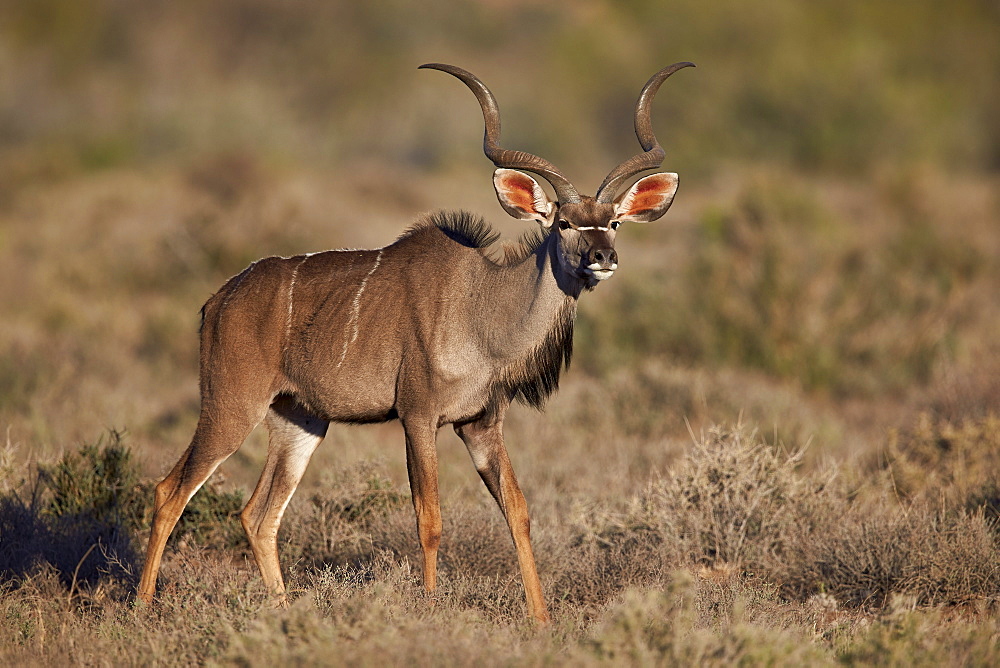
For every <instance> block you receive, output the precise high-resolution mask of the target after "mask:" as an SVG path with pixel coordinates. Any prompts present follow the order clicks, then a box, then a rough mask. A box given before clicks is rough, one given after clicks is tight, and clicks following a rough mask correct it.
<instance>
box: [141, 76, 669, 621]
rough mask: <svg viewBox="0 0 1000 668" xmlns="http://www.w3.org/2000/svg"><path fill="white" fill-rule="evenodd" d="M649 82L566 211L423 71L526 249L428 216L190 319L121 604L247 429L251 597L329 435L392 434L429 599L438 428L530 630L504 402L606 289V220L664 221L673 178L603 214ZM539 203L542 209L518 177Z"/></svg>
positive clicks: (546, 376) (251, 285)
mask: <svg viewBox="0 0 1000 668" xmlns="http://www.w3.org/2000/svg"><path fill="white" fill-rule="evenodd" d="M686 65H687V64H684V63H680V64H678V65H674V66H671V67H669V68H665V69H664V70H661V71H660V72H659V73H657V74H656V75H654V76H653V78H651V79H650V81H649V82H648V83H647V84H646V87H645V88H644V89H643V92H642V93H641V94H640V97H639V102H638V104H637V106H636V132H637V135H638V136H639V140H640V142H641V143H642V144H643V147H644V149H646V150H645V152H644V153H642V154H640V155H638V156H635V157H633V158H631V159H630V160H628V161H626V162H625V163H623V164H622V165H621V166H619V167H618V168H616V169H615V170H613V171H612V173H611V174H609V176H608V178H607V179H605V183H604V184H603V185H602V186H601V189H600V190H599V191H598V195H597V196H596V197H595V198H591V197H586V196H580V195H578V194H577V193H576V190H575V188H574V187H573V186H572V184H570V183H569V181H568V180H566V179H565V177H562V175H561V174H560V173H559V172H558V170H557V169H555V167H554V166H552V165H551V164H550V163H548V162H546V161H544V160H542V159H541V158H538V157H536V156H531V155H529V154H524V153H519V152H514V151H506V150H504V149H501V148H499V146H498V145H497V141H498V138H499V112H498V111H497V110H496V103H495V100H494V99H493V96H492V94H491V93H490V92H489V90H488V89H486V87H485V86H483V85H482V83H481V82H479V80H478V79H476V78H475V77H474V76H473V75H471V74H469V73H468V72H465V71H464V70H460V69H458V68H455V67H453V66H447V65H433V66H431V67H434V68H436V69H441V70H444V71H447V72H449V73H451V74H453V75H455V76H457V77H458V78H460V79H461V80H462V81H463V82H465V83H466V84H467V85H468V86H469V87H470V88H471V89H472V90H473V92H474V93H476V95H477V98H479V100H480V103H481V105H482V107H483V113H484V118H485V120H486V127H487V132H486V153H487V155H488V156H489V157H491V158H492V159H493V160H494V162H495V163H496V164H497V165H498V166H500V169H498V170H497V171H496V173H495V175H494V185H495V187H496V190H497V195H498V198H499V200H500V203H501V205H502V206H503V207H504V209H506V210H507V211H508V213H510V214H511V215H513V216H514V217H516V218H519V219H522V220H534V221H536V222H538V223H539V225H540V226H541V231H540V233H539V234H537V235H535V236H533V237H529V238H526V239H525V240H523V241H522V242H521V243H520V244H518V245H515V246H514V247H512V248H508V249H506V250H505V251H504V253H503V255H502V256H501V257H499V258H496V259H495V258H494V257H493V256H492V255H491V249H490V246H491V243H492V242H493V241H494V240H495V238H496V236H495V235H494V234H493V233H492V231H491V230H490V229H489V227H488V226H486V224H485V223H484V222H483V221H482V220H480V219H477V218H474V217H472V216H470V215H469V214H465V213H452V214H448V213H439V214H435V215H433V216H430V217H428V218H427V219H426V220H424V221H423V222H422V223H420V224H418V225H416V226H415V227H413V228H412V229H410V230H409V231H408V232H406V233H405V234H403V235H402V236H401V237H400V238H399V239H397V240H396V241H395V242H394V243H392V244H390V245H388V246H385V247H384V248H380V249H377V250H336V251H326V252H321V253H313V254H309V255H299V256H295V257H290V258H278V257H272V258H266V259H263V260H260V261H258V262H255V263H253V264H252V265H250V266H249V267H247V268H246V269H245V270H244V271H243V272H241V273H240V274H238V275H237V276H234V277H233V278H231V279H230V280H229V281H228V282H227V283H226V284H225V285H224V286H223V287H222V288H221V289H220V290H219V292H218V293H216V294H215V295H214V296H213V297H212V298H210V299H209V300H208V302H207V303H206V304H205V306H204V308H203V309H202V329H201V374H200V389H201V398H202V402H201V415H200V418H199V421H198V426H197V428H196V430H195V434H194V437H193V438H192V441H191V444H190V446H189V447H188V449H187V450H186V451H185V452H184V454H183V455H182V456H181V458H180V460H179V461H178V462H177V464H176V465H175V466H174V468H173V469H172V470H171V472H170V473H169V474H168V475H167V477H166V478H165V479H164V480H163V481H162V482H161V483H160V484H159V485H157V488H156V500H155V512H154V518H153V526H152V531H151V535H150V540H149V546H148V550H147V558H146V563H145V566H144V568H143V573H142V581H141V583H140V585H139V591H138V596H139V598H140V599H141V600H143V601H145V602H147V603H149V602H151V601H152V599H153V595H154V593H155V587H156V577H157V573H158V571H159V564H160V560H161V557H162V554H163V549H164V546H165V544H166V540H167V538H168V536H169V534H170V532H171V531H172V529H173V527H174V525H175V524H176V522H177V520H178V518H179V517H180V514H181V512H182V511H183V509H184V507H185V505H186V504H187V502H188V501H189V500H190V498H191V496H193V495H194V493H195V492H196V491H197V489H198V488H199V487H200V486H201V485H202V484H203V483H204V482H205V480H206V479H207V478H208V477H209V476H210V475H211V474H212V472H213V471H214V470H215V469H216V468H217V467H218V466H219V464H220V463H222V461H224V460H225V459H226V458H227V457H229V456H230V455H231V454H232V453H234V452H235V451H236V450H237V449H239V447H240V446H241V445H242V443H243V441H244V440H245V438H246V437H247V435H248V434H249V433H250V431H251V430H252V429H253V428H254V427H255V426H256V425H257V424H259V423H260V422H261V421H264V422H265V424H266V425H267V427H268V430H269V434H270V442H269V446H268V455H267V461H266V463H265V465H264V471H263V473H262V475H261V478H260V481H259V482H258V484H257V487H256V489H255V490H254V493H253V495H252V496H251V497H250V500H249V501H248V502H247V505H246V508H245V509H244V510H243V513H242V515H241V519H242V522H243V526H244V528H245V529H246V532H247V536H248V537H249V540H250V546H251V548H252V550H253V553H254V557H255V560H256V562H257V564H258V566H259V568H260V571H261V574H262V576H263V578H264V581H265V582H266V583H267V585H268V586H269V587H270V588H271V589H272V590H273V591H274V592H275V593H276V594H277V595H278V596H279V600H280V601H282V602H283V601H284V582H283V580H282V576H281V569H280V565H279V563H278V554H277V542H276V541H277V532H278V526H279V524H280V522H281V517H282V515H283V513H284V511H285V508H286V506H287V505H288V502H289V500H290V499H291V496H292V494H293V493H294V491H295V488H296V487H297V485H298V483H299V481H300V480H301V478H302V475H303V473H304V472H305V468H306V465H307V464H308V462H309V458H310V457H311V455H312V453H313V451H314V450H315V448H316V447H317V445H318V444H319V442H320V441H321V440H322V439H323V436H324V435H325V434H326V430H327V426H328V425H329V423H330V422H351V423H366V422H381V421H386V420H391V419H397V418H398V419H399V420H400V421H401V422H402V424H403V428H404V432H405V435H406V455H407V457H406V460H407V469H408V473H409V480H410V488H411V492H412V496H413V505H414V509H415V511H416V515H417V533H418V537H419V540H420V545H421V548H422V551H423V575H424V585H425V587H426V588H427V589H428V590H433V589H434V587H435V584H436V563H437V550H438V545H439V542H440V536H441V513H440V508H439V500H438V489H437V452H436V433H437V430H438V429H439V428H440V427H441V426H442V425H445V424H452V425H454V428H455V431H456V432H457V433H458V435H459V436H460V437H461V438H462V440H463V441H464V442H465V444H466V446H467V448H468V450H469V453H470V455H471V457H472V459H473V462H474V463H475V466H476V468H477V470H478V471H479V473H480V476H481V477H482V479H483V481H484V483H485V484H486V486H487V488H488V489H489V490H490V492H491V493H492V495H493V497H494V498H495V499H496V501H497V503H498V504H499V506H500V509H501V511H502V512H503V514H504V516H505V518H506V519H507V522H508V526H509V528H510V531H511V535H512V537H513V540H514V544H515V547H516V549H517V555H518V561H519V564H520V567H521V574H522V579H523V581H524V586H525V594H526V597H527V602H528V607H529V614H530V615H531V616H532V617H534V618H535V619H536V620H538V621H540V622H543V623H544V622H546V621H547V620H548V612H547V610H546V606H545V602H544V599H543V596H542V590H541V585H540V583H539V579H538V575H537V572H536V568H535V561H534V557H533V555H532V550H531V542H530V537H529V520H528V512H527V505H526V504H525V501H524V496H523V494H522V493H521V491H520V489H519V487H518V484H517V480H516V478H515V477H514V472H513V469H512V468H511V465H510V460H509V459H508V457H507V451H506V448H505V445H504V441H503V432H502V427H503V419H504V416H505V415H506V411H507V408H508V407H509V405H510V403H511V401H513V400H514V399H520V400H522V401H524V402H526V403H529V404H532V405H535V406H541V404H542V403H543V402H544V400H545V398H546V397H547V396H548V395H549V394H550V393H551V392H553V391H554V390H555V389H556V387H557V385H558V382H559V375H560V372H561V370H562V369H563V368H564V366H565V365H567V364H568V363H569V359H570V355H571V352H572V336H573V322H574V318H575V314H576V304H577V300H578V298H579V297H580V295H581V294H582V293H583V292H584V291H586V290H589V289H592V288H593V287H594V286H595V285H596V284H597V283H598V282H599V281H601V280H604V279H607V278H609V277H610V276H611V275H612V274H613V273H614V271H615V270H616V269H617V266H618V262H617V260H618V258H617V253H616V252H615V250H614V240H615V234H616V230H617V228H618V226H619V224H620V223H621V222H626V221H632V222H649V221H652V220H656V219H657V218H659V217H660V216H662V215H663V213H664V212H665V211H666V210H667V208H668V207H669V206H670V203H671V201H672V199H673V196H674V193H675V191H676V188H677V176H676V174H666V173H661V174H653V175H652V176H647V177H645V178H643V179H641V180H639V181H638V182H636V183H635V184H634V185H633V186H632V187H631V188H630V189H629V190H628V191H626V192H625V193H624V194H623V195H622V196H621V197H620V198H618V199H617V200H616V201H614V202H612V199H613V197H614V194H615V191H616V190H617V189H618V187H619V185H620V183H621V182H622V181H623V180H624V179H626V178H628V177H630V176H633V175H634V174H636V173H638V172H640V171H643V170H645V169H649V168H651V167H655V166H657V165H658V164H659V162H660V161H662V157H663V156H662V153H663V151H662V149H661V148H660V147H659V144H658V143H656V140H655V137H653V136H652V131H651V129H649V103H650V102H651V100H652V96H653V94H655V92H656V89H657V88H658V87H659V85H660V83H662V81H663V80H664V79H666V77H667V76H669V75H670V74H672V73H673V72H674V71H676V70H677V69H680V68H681V67H683V66H686ZM509 167H517V168H520V169H525V170H528V171H534V172H536V173H538V174H541V175H542V176H544V177H545V178H546V179H547V180H549V182H550V183H552V185H553V186H554V187H555V188H556V192H557V195H558V201H556V202H553V201H551V200H550V199H549V198H548V196H547V195H546V194H545V192H544V191H543V190H542V188H541V186H540V185H539V184H538V183H537V182H536V181H535V180H534V179H533V178H532V177H530V176H528V175H527V174H524V173H523V172H520V171H515V170H514V169H510V168H509Z"/></svg>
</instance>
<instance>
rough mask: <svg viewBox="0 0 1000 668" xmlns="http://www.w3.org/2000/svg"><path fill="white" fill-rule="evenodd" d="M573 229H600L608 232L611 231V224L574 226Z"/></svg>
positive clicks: (583, 230)
mask: <svg viewBox="0 0 1000 668" xmlns="http://www.w3.org/2000/svg"><path fill="white" fill-rule="evenodd" d="M573 229H574V230H578V231H580V232H586V231H587V230H600V231H602V232H610V231H611V225H610V224H609V225H607V226H606V227H597V226H596V225H589V226H586V227H574V228H573Z"/></svg>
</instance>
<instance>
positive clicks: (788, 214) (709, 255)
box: [0, 0, 1000, 467]
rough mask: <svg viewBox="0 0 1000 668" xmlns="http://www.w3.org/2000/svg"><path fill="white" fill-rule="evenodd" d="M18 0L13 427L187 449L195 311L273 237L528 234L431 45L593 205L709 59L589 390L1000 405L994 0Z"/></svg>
mask: <svg viewBox="0 0 1000 668" xmlns="http://www.w3.org/2000/svg"><path fill="white" fill-rule="evenodd" d="M0 11H2V17H3V20H2V21H0V222H2V227H0V258H2V261H0V281H2V282H0V310H2V312H3V315H4V320H5V326H4V328H3V330H2V332H0V352H2V354H0V424H2V425H4V426H5V427H6V428H7V429H8V432H9V433H10V435H11V436H10V438H11V439H12V440H13V442H18V443H25V444H28V445H29V447H30V448H36V447H38V448H42V449H43V450H44V449H46V448H48V447H50V446H54V447H56V448H57V449H58V448H59V447H62V446H63V444H65V443H66V442H67V439H68V440H69V441H73V440H76V441H90V440H93V438H94V437H95V436H94V435H95V433H97V432H99V431H100V430H101V429H104V428H108V427H116V428H123V429H128V430H129V431H130V433H132V434H134V435H136V436H138V437H140V438H141V440H142V441H143V442H144V443H147V444H148V445H150V446H151V448H150V452H151V453H159V452H160V449H161V447H167V448H168V450H169V452H170V453H173V452H176V450H177V449H178V448H180V447H181V445H182V443H183V442H184V441H185V440H186V439H187V435H186V432H187V431H189V428H190V424H191V421H192V420H191V418H192V416H193V415H194V414H195V412H196V410H197V396H196V389H195V385H194V378H195V372H196V369H195V367H196V359H197V357H196V354H197V351H196V347H197V345H196V337H195V334H194V333H195V330H196V328H197V320H196V314H197V309H198V306H199V305H200V304H201V303H202V302H203V301H204V299H205V298H207V296H208V295H209V294H211V292H212V291H213V290H214V289H215V288H216V287H217V286H218V285H219V284H221V282H222V281H223V280H224V279H225V278H226V277H227V276H229V275H232V274H233V273H235V272H237V271H239V270H240V269H241V268H242V267H243V266H245V265H246V264H247V263H248V262H250V261H252V260H253V259H255V258H257V257H260V256H262V255H268V254H275V253H293V252H301V251H308V250H316V249H319V248H328V247H338V246H375V245H381V244H384V243H387V242H389V241H391V240H392V238H394V236H395V235H397V234H398V233H399V232H400V231H401V230H402V229H404V227H405V226H407V225H408V224H410V222H411V221H413V220H414V219H415V218H416V217H417V216H418V215H419V214H420V213H422V212H425V211H428V210H432V209H435V208H469V209H472V210H476V211H481V212H484V213H488V214H489V216H490V217H492V218H493V219H494V220H498V223H497V224H498V226H499V227H500V229H502V230H503V231H504V233H505V234H507V235H508V236H516V235H517V234H519V233H520V232H521V231H522V229H523V226H522V225H520V224H516V223H513V222H511V221H507V220H503V218H502V215H501V214H500V211H499V209H497V208H496V207H495V206H494V203H493V197H492V193H491V190H490V187H489V173H490V166H489V164H488V162H487V161H486V160H485V158H484V157H483V156H482V154H481V151H480V136H481V132H482V120H481V117H480V114H479V110H478V108H477V106H476V104H475V102H474V100H473V99H472V97H471V96H470V95H469V93H468V91H466V90H465V89H464V87H462V86H461V85H458V84H457V83H456V82H454V81H452V80H450V79H448V78H446V77H442V76H440V75H439V74H437V73H434V72H421V71H417V70H416V66H417V65H419V64H420V63H423V62H428V61H445V62H452V63H457V64H461V65H462V66H464V67H466V68H469V69H471V70H473V71H475V72H476V73H478V74H479V75H480V76H482V77H483V79H484V80H485V81H487V82H488V83H489V85H490V86H491V87H492V88H493V89H494V91H495V92H496V93H497V95H498V97H499V99H500V102H501V106H502V109H503V112H504V120H505V126H504V127H505V134H504V137H505V143H506V144H508V145H510V146H516V147H517V148H522V149H525V150H528V151H532V152H536V153H538V154H541V155H544V156H546V157H548V158H550V159H552V160H553V161H554V162H556V163H557V164H559V165H561V166H562V167H563V169H564V170H565V171H567V172H568V173H569V174H570V176H571V177H572V178H574V180H575V181H576V182H577V183H578V184H579V185H580V187H581V188H582V189H583V190H585V191H586V190H590V189H592V188H593V186H594V185H595V184H596V183H598V182H599V180H600V179H601V178H602V176H603V175H604V174H605V173H606V171H607V170H608V169H610V168H611V166H613V165H614V164H617V162H618V161H620V160H621V159H622V158H623V157H625V156H628V155H631V154H632V153H634V152H636V151H637V146H636V142H635V139H634V137H633V135H632V128H631V113H632V106H633V104H634V100H635V96H636V93H637V91H638V89H639V88H640V87H641V85H642V83H643V82H644V81H645V79H646V77H647V76H649V74H650V73H652V72H654V71H655V70H657V69H658V68H660V67H661V66H663V65H664V64H668V63H671V62H675V61H679V60H692V61H695V62H696V63H697V65H698V68H697V69H695V70H685V71H683V72H681V73H680V74H678V75H677V76H676V77H674V78H673V79H671V81H670V82H669V85H667V86H666V87H665V88H664V90H663V91H662V93H661V94H660V96H659V99H658V100H657V102H656V105H655V107H656V108H655V110H654V124H655V127H656V128H657V132H658V134H659V137H660V138H661V141H662V143H663V144H664V145H665V146H666V147H667V159H666V162H665V165H664V166H665V168H666V169H669V170H672V171H677V172H679V173H680V174H681V178H682V182H683V185H682V189H681V194H680V197H679V198H678V200H677V203H676V204H675V206H674V210H673V211H671V213H670V215H669V216H668V217H667V218H665V219H664V220H663V221H661V222H660V223H658V224H657V225H653V226H649V227H635V228H633V229H629V230H628V231H627V233H626V234H624V235H622V236H623V238H622V240H621V242H620V243H621V246H622V249H621V250H622V254H623V261H624V262H625V264H624V267H623V271H622V272H620V274H621V275H620V276H616V278H615V281H613V282H612V284H610V285H607V286H604V285H602V286H601V289H600V290H598V291H597V293H596V294H595V295H594V296H593V297H592V298H591V297H590V296H588V298H587V299H585V300H584V301H583V305H582V313H581V318H580V323H579V328H578V338H579V343H578V346H577V350H578V351H579V352H578V359H579V363H578V365H577V367H576V369H575V371H574V374H575V375H574V374H571V375H570V377H569V378H570V379H575V380H570V381H568V382H571V383H572V382H577V381H579V382H580V383H581V387H585V386H586V385H587V384H588V383H590V381H591V380H592V379H594V378H598V379H601V382H602V383H610V382H616V383H619V384H620V385H621V386H622V393H623V394H622V396H624V397H625V399H623V401H624V402H625V404H626V405H627V406H632V407H635V406H640V407H642V409H641V410H640V409H638V408H635V409H634V410H632V409H630V410H631V411H632V413H637V414H638V417H635V419H634V425H633V428H634V429H636V430H638V431H636V432H635V433H639V434H642V435H644V436H647V437H650V436H651V435H652V436H655V437H657V438H659V437H665V436H676V435H683V434H685V428H684V426H683V420H684V418H687V419H689V420H694V421H695V422H696V424H701V422H699V420H704V421H707V422H710V421H712V420H717V419H722V418H728V417H731V416H733V415H735V414H738V413H739V412H740V411H746V412H748V413H749V415H750V416H751V417H754V418H755V419H759V420H761V421H762V422H764V423H765V424H772V425H775V430H776V431H777V430H778V429H779V427H778V426H777V425H779V424H780V425H782V426H781V427H780V430H781V431H782V432H783V433H784V434H785V435H787V436H788V437H792V436H795V437H802V438H806V437H808V436H810V435H812V436H816V435H817V434H818V435H820V436H821V440H823V442H824V443H825V444H831V445H837V444H840V445H842V444H843V443H844V442H845V440H849V439H846V435H847V434H849V433H853V431H854V430H856V429H861V430H862V431H864V430H865V429H870V428H871V427H873V426H874V427H875V428H876V429H883V428H885V427H886V425H889V426H892V425H894V424H895V422H893V421H894V420H896V421H898V420H900V419H906V418H905V417H900V416H905V415H906V414H911V413H913V412H915V411H925V410H933V411H937V412H938V413H939V414H941V415H944V416H945V417H947V418H949V419H961V418H962V417H964V416H966V415H982V414H985V413H988V412H990V411H991V410H995V407H996V405H997V398H998V391H1000V390H998V386H1000V381H997V380H996V376H997V375H998V373H997V372H998V370H1000V363H998V362H997V361H996V359H997V357H998V356H997V348H998V346H997V344H996V343H995V341H994V339H995V338H996V337H995V334H994V333H995V331H997V328H998V325H1000V316H998V308H997V299H996V294H997V292H998V288H1000V280H998V277H1000V269H998V263H997V262H996V258H997V257H998V254H1000V231H998V225H997V222H998V219H1000V201H998V196H997V187H996V186H997V176H998V172H1000V76H998V75H1000V9H998V7H997V5H996V3H994V2H989V1H985V0H981V1H974V0H966V1H963V2H956V3H949V4H948V5H947V6H945V5H943V4H942V3H939V2H932V1H931V0H915V1H913V2H907V3H905V5H904V4H901V3H893V2H876V3H871V2H844V1H842V0H840V1H837V2H833V1H829V0H819V1H817V2H813V3H808V4H803V3H798V2H793V1H792V0H776V1H775V2H771V3H768V4H767V5H766V7H765V6H763V5H761V6H748V5H747V4H746V3H737V2H729V1H727V0H719V1H716V2H711V3H704V2H688V1H681V2H671V3H661V2H650V1H630V2H602V1H596V0H591V1H587V2H577V3H542V2H533V1H528V0H508V1H505V2H492V1H490V2H475V3H459V4H455V3H453V2H438V1H437V0H429V1H428V2H425V3H421V4H420V5H419V6H417V5H415V4H411V3H405V2H398V1H394V0H376V1H373V2H368V3H346V2H332V3H320V2H291V3H289V2H279V1H278V0H245V1H242V2H228V1H223V0H199V1H198V2H189V1H185V0H179V1H174V2H158V1H153V2H143V3H134V2H126V1H120V0H30V1H28V0H23V1H21V0H6V1H5V2H4V3H3V5H2V8H0ZM606 312H613V313H616V314H618V315H617V316H616V317H613V318H604V317H597V314H599V313H606ZM580 391H581V392H584V393H586V391H587V390H586V389H581V390H580ZM627 406H626V407H627ZM848 408H850V409H851V410H850V411H849V410H847V409H848ZM566 410H567V411H568V412H569V413H570V414H573V411H572V408H571V406H570V402H567V404H566ZM630 414H631V413H630ZM574 415H575V414H574ZM574 419H579V420H582V421H583V423H584V424H583V426H586V421H587V420H588V419H593V418H592V416H590V415H575V418H574ZM616 419H617V420H622V419H625V418H622V417H621V415H619V416H618V418H613V417H609V418H608V421H609V424H610V423H613V422H614V421H615V420H616ZM790 425H791V426H790ZM609 428H610V427H609ZM629 435H634V433H627V434H626V436H629ZM851 447H853V446H851ZM152 456H153V459H154V461H156V462H157V464H154V467H155V466H157V465H159V459H158V456H159V455H158V454H153V455H152ZM170 456H172V455H170Z"/></svg>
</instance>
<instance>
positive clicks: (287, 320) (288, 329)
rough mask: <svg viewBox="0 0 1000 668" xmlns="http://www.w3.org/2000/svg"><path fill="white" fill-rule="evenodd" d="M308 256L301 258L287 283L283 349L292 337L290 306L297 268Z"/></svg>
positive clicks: (292, 299)
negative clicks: (286, 313) (286, 310)
mask: <svg viewBox="0 0 1000 668" xmlns="http://www.w3.org/2000/svg"><path fill="white" fill-rule="evenodd" d="M308 257H309V256H308V255H307V256H306V257H304V258H302V260H301V261H300V262H299V263H298V264H297V265H295V269H293V270H292V280H290V281H289V282H288V316H287V317H286V318H285V347H286V348H287V347H288V338H289V337H290V336H291V335H292V304H293V303H294V295H295V279H296V278H298V275H299V267H301V266H302V265H303V264H304V263H305V261H306V259H307V258H308Z"/></svg>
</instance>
